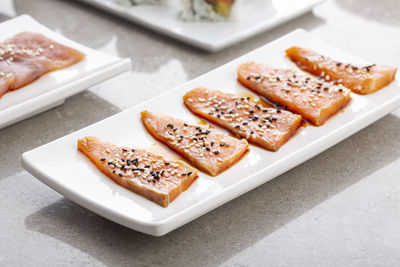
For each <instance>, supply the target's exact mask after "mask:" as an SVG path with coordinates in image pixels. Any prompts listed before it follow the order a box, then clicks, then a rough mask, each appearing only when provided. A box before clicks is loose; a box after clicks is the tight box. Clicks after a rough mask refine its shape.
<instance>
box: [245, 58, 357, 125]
mask: <svg viewBox="0 0 400 267" xmlns="http://www.w3.org/2000/svg"><path fill="white" fill-rule="evenodd" d="M238 81H239V82H240V83H241V84H243V85H244V86H246V87H247V88H249V89H250V90H252V91H254V92H256V93H257V94H260V95H262V96H264V97H265V98H267V99H268V100H269V101H271V102H273V103H276V104H277V105H279V106H281V107H284V108H285V109H287V110H290V111H292V112H294V113H297V114H300V115H302V116H303V118H304V119H306V120H307V121H309V122H310V123H312V124H314V125H316V126H320V125H322V124H323V123H324V122H325V121H326V120H327V119H328V118H329V117H331V116H333V115H334V114H336V113H337V112H338V111H339V110H340V109H342V108H343V107H344V106H345V105H346V104H347V103H348V102H349V101H350V99H351V96H350V90H349V89H347V88H345V87H344V86H342V85H340V84H339V85H335V84H333V83H331V82H326V81H324V80H323V79H316V78H311V77H307V76H303V75H301V74H298V73H295V72H294V71H292V70H287V69H276V68H272V67H270V66H268V65H265V64H259V63H255V62H247V63H244V64H241V65H240V66H239V67H238Z"/></svg>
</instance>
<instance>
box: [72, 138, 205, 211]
mask: <svg viewBox="0 0 400 267" xmlns="http://www.w3.org/2000/svg"><path fill="white" fill-rule="evenodd" d="M78 150H79V151H81V152H82V153H83V154H85V155H86V156H87V157H88V158H89V159H90V160H91V161H92V162H93V163H94V164H95V165H96V167H97V168H98V169H99V170H100V171H101V172H103V173H104V174H105V175H107V176H108V177H109V178H111V179H112V180H113V181H114V182H116V183H117V184H119V185H121V186H123V187H125V188H127V189H129V190H131V191H133V192H135V193H137V194H139V195H141V196H143V197H145V198H147V199H149V200H151V201H154V202H155V203H157V204H159V205H161V206H163V207H167V206H168V205H169V204H170V203H171V202H172V201H173V200H174V199H175V198H176V197H178V196H179V195H180V194H181V193H182V192H183V191H185V190H186V189H188V188H189V186H190V185H191V184H192V183H193V181H194V180H195V179H196V178H197V177H198V175H197V170H196V169H194V168H192V167H190V166H188V165H186V164H185V163H183V162H180V161H175V160H166V159H164V158H163V157H161V156H158V155H155V154H152V153H150V152H147V151H146V150H142V149H132V148H127V147H120V146H116V145H114V144H112V143H109V142H103V141H101V140H100V139H98V138H96V137H84V138H82V139H79V140H78Z"/></svg>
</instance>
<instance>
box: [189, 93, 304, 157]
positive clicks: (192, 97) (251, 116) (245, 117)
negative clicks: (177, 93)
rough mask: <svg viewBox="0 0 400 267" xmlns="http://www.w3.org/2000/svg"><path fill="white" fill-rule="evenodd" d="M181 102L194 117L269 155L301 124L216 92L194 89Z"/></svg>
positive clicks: (288, 116)
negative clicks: (248, 142)
mask: <svg viewBox="0 0 400 267" xmlns="http://www.w3.org/2000/svg"><path fill="white" fill-rule="evenodd" d="M183 99H184V103H185V105H186V106H187V107H188V108H189V109H190V110H191V111H192V112H193V113H194V114H197V115H199V116H201V117H203V118H205V119H207V120H209V121H211V122H214V123H215V124H217V125H219V126H221V127H223V128H225V129H227V130H229V131H231V132H232V133H234V134H236V135H238V136H241V137H243V138H246V139H247V140H249V141H250V142H252V143H254V144H257V145H258V146H260V147H263V148H265V149H267V150H270V151H277V150H278V149H279V148H280V147H281V146H282V145H283V144H284V143H285V142H286V141H287V140H288V139H289V138H290V137H291V136H292V135H293V134H294V133H295V132H296V131H297V129H298V128H299V127H300V125H301V123H302V118H301V116H300V115H296V114H293V113H291V112H289V111H286V110H279V109H275V108H270V107H265V106H262V105H259V104H257V103H254V102H252V101H250V99H249V98H244V97H239V96H236V95H234V94H228V93H222V92H220V91H217V90H209V89H206V88H196V89H193V90H191V91H189V92H188V93H186V94H185V96H184V97H183Z"/></svg>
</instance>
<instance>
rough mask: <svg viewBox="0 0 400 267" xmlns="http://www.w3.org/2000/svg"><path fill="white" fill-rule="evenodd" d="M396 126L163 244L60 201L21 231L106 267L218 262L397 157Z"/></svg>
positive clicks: (372, 129)
mask: <svg viewBox="0 0 400 267" xmlns="http://www.w3.org/2000/svg"><path fill="white" fill-rule="evenodd" d="M399 132H400V119H399V118H398V117H396V116H395V115H388V116H386V117H384V118H382V119H381V120H379V121H378V122H376V123H374V124H373V125H371V126H369V127H367V128H366V129H364V130H363V131H361V132H359V133H357V134H355V135H354V136H352V137H350V138H348V139H346V140H345V141H343V142H341V143H340V144H338V145H336V146H334V147H332V148H331V149H329V150H328V151H325V152H324V153H322V154H320V155H318V156H316V157H315V158H313V159H311V160H309V161H307V162H305V163H303V164H301V165H300V166H298V167H296V168H295V169H292V170H291V171H288V172H287V173H285V174H283V175H281V176H279V177H277V178H276V179H274V180H272V181H270V182H268V183H266V184H264V185H262V186H260V187H258V188H256V189H254V190H252V191H251V192H249V193H247V194H245V195H243V196H241V197H239V198H237V199H235V200H233V201H231V202H229V203H227V204H225V205H223V206H222V207H219V208H217V209H216V210H214V211H211V212H210V213H208V214H206V215H204V216H202V217H200V218H199V219H197V220H195V221H193V222H191V223H188V224H187V225H185V226H183V227H181V228H179V229H177V230H175V231H173V232H171V233H169V234H167V235H166V236H163V237H152V236H147V235H144V234H141V233H139V232H136V231H133V230H130V229H128V228H125V227H123V226H120V225H118V224H116V223H113V222H111V221H108V220H107V219H104V218H102V217H100V216H98V215H96V214H94V213H92V212H90V211H88V210H86V209H84V208H82V207H80V206H78V205H76V204H74V203H72V202H71V201H69V200H67V199H62V200H60V201H58V202H56V203H54V204H52V205H49V206H47V207H45V208H43V209H41V210H38V211H37V212H35V213H33V214H31V215H30V216H28V217H27V218H26V220H25V225H26V227H27V228H28V229H29V230H32V231H37V232H40V233H42V234H45V235H48V236H51V237H53V238H56V239H59V240H60V241H61V242H64V243H67V244H69V245H71V246H73V247H75V248H77V249H80V250H81V251H83V252H84V253H87V254H88V255H90V256H92V257H94V258H96V259H98V260H99V261H101V262H103V263H104V264H106V265H130V266H132V265H146V266H150V265H152V264H163V265H173V266H187V265H190V266H193V265H194V266H207V265H214V264H218V263H221V262H224V261H226V260H228V259H229V258H231V257H232V256H234V255H236V254H238V253H240V252H241V251H243V250H245V249H247V248H249V247H251V246H252V245H254V244H255V243H256V242H257V241H258V240H260V239H263V238H265V237H266V236H268V235H269V234H271V233H272V232H274V231H276V230H277V229H279V228H281V227H283V226H284V225H286V224H287V223H289V222H290V221H292V220H294V219H295V218H297V217H299V216H300V215H302V214H303V213H305V212H306V211H308V210H310V209H312V208H313V207H315V206H317V205H318V204H320V203H322V202H324V201H325V200H327V199H329V198H331V197H333V196H334V195H336V194H338V193H339V192H341V191H343V190H344V189H346V188H347V187H349V186H351V185H353V184H355V183H357V182H358V181H360V180H362V179H363V178H365V177H367V176H368V175H370V174H371V173H374V172H375V171H377V170H379V169H381V168H382V167H384V166H386V165H388V164H390V163H391V162H393V161H395V160H396V159H398V158H399V157H400V135H399V134H398V133H399Z"/></svg>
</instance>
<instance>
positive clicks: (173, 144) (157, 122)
mask: <svg viewBox="0 0 400 267" xmlns="http://www.w3.org/2000/svg"><path fill="white" fill-rule="evenodd" d="M141 115H142V122H143V124H144V126H145V127H146V129H147V130H148V131H149V133H150V134H151V135H153V136H154V137H155V138H156V139H157V140H159V141H161V142H162V143H164V144H166V145H167V146H168V147H170V148H171V149H172V150H174V151H176V152H177V153H179V154H180V155H182V156H183V157H184V158H186V159H187V160H189V161H190V162H191V163H192V164H193V165H194V166H196V167H197V168H199V169H200V170H202V171H204V172H206V173H208V174H210V175H212V176H216V175H218V174H219V173H221V172H222V171H224V170H226V169H228V168H230V167H231V166H233V165H234V164H235V163H236V162H237V161H238V160H239V159H241V158H242V156H243V155H244V154H245V153H246V152H247V151H248V147H249V144H248V143H247V141H246V140H245V139H241V140H239V139H236V138H234V137H231V136H229V135H228V134H226V133H223V132H219V131H216V130H212V129H209V128H205V127H200V126H198V125H189V124H187V123H185V122H184V121H182V120H180V119H175V118H172V117H170V116H166V115H158V114H153V113H151V112H148V111H143V112H142V113H141Z"/></svg>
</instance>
